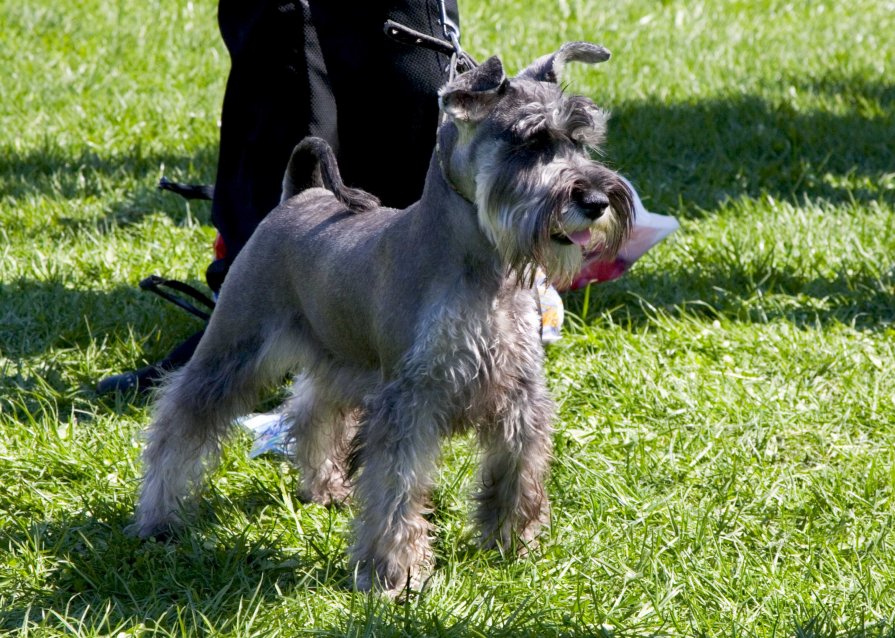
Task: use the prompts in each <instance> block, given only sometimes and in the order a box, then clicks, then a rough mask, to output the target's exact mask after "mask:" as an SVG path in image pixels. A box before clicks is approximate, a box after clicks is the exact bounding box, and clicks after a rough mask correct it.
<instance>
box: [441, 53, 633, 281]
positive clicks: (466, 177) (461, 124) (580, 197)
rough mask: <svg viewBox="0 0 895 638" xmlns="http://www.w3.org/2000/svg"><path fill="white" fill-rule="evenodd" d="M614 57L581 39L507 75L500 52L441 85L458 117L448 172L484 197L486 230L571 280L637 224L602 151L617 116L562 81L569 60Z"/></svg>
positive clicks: (529, 260)
mask: <svg viewBox="0 0 895 638" xmlns="http://www.w3.org/2000/svg"><path fill="white" fill-rule="evenodd" d="M608 58H609V52H608V51H607V50H606V49H604V48H603V47H600V46H597V45H594V44H589V43H586V42H571V43H568V44H565V45H563V47H562V48H560V49H559V51H557V52H556V53H553V54H550V55H546V56H544V57H542V58H539V59H538V60H536V61H535V62H534V63H532V64H531V65H530V66H529V67H528V68H526V69H525V70H524V71H522V72H521V73H519V74H518V75H517V76H516V77H514V78H507V77H506V75H505V74H504V70H503V65H502V64H501V62H500V60H499V59H498V58H497V57H492V58H490V59H489V60H487V61H486V62H485V63H483V64H482V65H481V66H479V67H476V68H475V69H473V70H471V71H468V72H466V73H464V74H462V75H459V76H457V78H456V79H454V80H453V81H452V82H450V83H449V84H447V85H446V86H444V87H443V88H442V89H441V91H440V92H439V95H440V105H441V109H442V111H443V112H444V113H445V114H446V115H447V116H448V118H449V121H448V123H447V124H446V126H445V129H444V130H443V135H442V136H441V139H443V140H446V143H440V144H439V153H441V162H442V167H443V170H444V172H445V176H446V178H447V179H448V180H449V181H450V182H451V184H452V185H453V186H454V188H456V189H457V190H458V191H459V192H460V193H461V194H462V195H463V196H464V197H466V198H467V199H468V200H470V201H472V202H474V203H475V204H476V206H477V208H478V215H479V224H480V226H481V228H482V230H483V231H484V233H485V234H486V235H487V236H488V238H489V239H490V241H491V242H492V243H493V244H494V246H495V247H496V248H497V250H498V252H499V253H500V255H501V257H502V259H503V260H504V263H505V264H506V265H507V266H508V267H510V268H511V269H513V270H515V271H517V272H518V273H520V274H522V275H529V274H530V273H531V271H532V268H531V267H532V265H533V264H537V265H540V266H541V267H543V268H544V269H545V270H546V271H547V274H548V276H550V277H551V278H552V279H554V280H556V281H568V280H570V279H571V278H572V276H574V274H575V273H576V272H578V270H579V269H580V267H581V262H582V256H583V253H584V251H594V250H598V251H600V252H601V253H602V254H604V255H605V256H606V257H607V258H609V257H612V256H614V255H615V253H616V252H617V251H618V248H619V246H620V245H621V243H622V241H623V240H624V238H625V236H626V234H627V233H628V231H629V229H630V226H631V223H632V221H633V216H634V207H633V200H632V196H631V192H630V190H629V189H628V187H627V186H626V184H625V183H624V181H623V180H621V179H620V178H619V176H618V175H617V174H616V173H614V172H613V171H611V170H609V169H608V168H606V167H605V166H603V165H602V164H601V163H599V162H597V161H595V160H594V159H593V157H592V155H593V153H595V152H596V151H597V150H598V148H599V146H600V144H602V142H603V140H604V137H605V132H606V120H607V117H608V116H607V114H606V113H605V112H604V111H602V110H601V109H599V108H598V107H597V106H596V105H595V104H594V103H593V102H592V101H591V100H589V99H588V98H586V97H582V96H580V95H567V94H565V93H564V92H563V90H562V88H561V87H560V85H559V81H560V76H561V73H562V67H563V65H564V64H565V63H566V62H569V61H579V62H588V63H591V64H594V63H598V62H602V61H604V60H607V59H608Z"/></svg>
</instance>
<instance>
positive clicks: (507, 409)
mask: <svg viewBox="0 0 895 638" xmlns="http://www.w3.org/2000/svg"><path fill="white" fill-rule="evenodd" d="M505 396H506V400H505V401H502V402H501V403H502V404H503V406H502V409H501V410H500V412H498V414H497V415H496V418H495V419H494V420H493V421H492V422H491V423H488V424H486V425H485V426H483V427H482V429H481V430H480V434H479V440H480V442H481V444H482V447H483V449H484V458H483V460H482V469H481V491H480V492H479V493H478V494H477V495H476V500H477V501H478V507H477V512H476V520H477V523H478V526H479V532H480V543H481V545H482V546H483V547H485V548H495V547H496V548H497V549H499V550H500V551H501V552H509V553H516V554H519V555H522V554H525V553H526V552H527V551H528V550H529V549H530V548H532V546H533V545H534V543H535V538H536V536H537V533H538V530H539V529H540V527H541V525H542V524H543V523H544V522H546V518H547V515H548V508H549V500H548V498H547V492H546V489H545V487H544V481H545V479H546V476H547V470H548V466H549V462H550V451H551V449H552V440H551V434H552V427H551V422H552V418H553V402H552V400H551V399H550V397H549V395H548V393H547V390H546V388H545V387H544V382H543V377H534V378H531V379H520V380H519V381H518V382H517V383H515V384H514V385H513V386H512V387H511V388H510V389H509V390H507V391H506V395H505Z"/></svg>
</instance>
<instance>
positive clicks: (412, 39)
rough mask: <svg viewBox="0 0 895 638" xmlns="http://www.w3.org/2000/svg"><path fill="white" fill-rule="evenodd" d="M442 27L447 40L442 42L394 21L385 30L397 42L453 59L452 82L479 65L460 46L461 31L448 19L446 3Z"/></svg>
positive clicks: (450, 74)
mask: <svg viewBox="0 0 895 638" xmlns="http://www.w3.org/2000/svg"><path fill="white" fill-rule="evenodd" d="M441 25H442V32H443V33H444V37H445V38H447V40H441V39H439V38H435V37H432V36H431V35H428V34H426V33H421V32H419V31H417V30H415V29H411V28H410V27H408V26H405V25H403V24H401V23H400V22H395V21H394V20H386V22H385V25H384V27H383V30H384V31H385V34H386V35H387V36H389V37H390V38H391V39H392V40H394V41H395V42H400V43H401V44H408V45H410V46H417V47H421V48H423V49H429V50H430V51H435V52H436V53H441V54H442V55H446V56H448V57H449V58H450V59H451V61H450V66H449V67H448V81H450V80H453V79H454V77H456V76H457V74H459V73H464V72H466V71H470V70H472V69H474V68H475V67H477V66H478V63H477V62H476V61H475V59H474V58H473V57H472V56H471V55H469V54H468V53H467V52H466V51H464V50H463V47H461V46H460V30H459V29H457V26H456V25H455V24H454V23H453V22H452V21H451V20H450V18H448V16H447V12H446V11H445V9H444V3H442V4H441Z"/></svg>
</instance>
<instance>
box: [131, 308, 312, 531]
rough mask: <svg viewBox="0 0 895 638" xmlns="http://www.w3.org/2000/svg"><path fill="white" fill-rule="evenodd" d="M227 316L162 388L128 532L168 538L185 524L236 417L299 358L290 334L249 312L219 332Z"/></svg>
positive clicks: (211, 327) (218, 316)
mask: <svg viewBox="0 0 895 638" xmlns="http://www.w3.org/2000/svg"><path fill="white" fill-rule="evenodd" d="M226 314H228V313H227V309H226V308H224V309H222V311H221V312H220V313H219V311H218V310H216V311H215V316H213V317H212V322H211V323H210V324H209V327H208V329H207V331H206V333H205V335H204V336H203V338H202V341H201V342H200V343H199V347H198V348H197V349H196V352H195V353H194V354H193V357H192V358H191V359H190V361H189V362H188V363H187V364H186V365H185V366H184V367H183V368H181V369H180V370H177V371H176V372H174V373H172V374H171V375H170V376H169V377H168V379H167V380H166V382H165V384H164V386H163V387H162V389H161V391H160V395H159V397H158V399H157V401H156V409H155V415H154V419H153V422H152V424H151V425H150V427H149V430H148V432H147V434H146V439H147V440H146V447H145V449H144V451H143V465H144V476H143V482H142V486H141V489H140V497H139V502H138V504H137V511H136V518H135V521H134V523H133V524H132V525H131V526H130V527H129V528H128V532H129V533H131V534H135V535H137V536H140V537H143V538H146V537H149V536H154V535H158V534H162V535H164V534H167V533H170V531H171V529H172V528H173V527H175V526H177V524H179V523H180V522H181V519H182V515H183V509H184V506H185V505H186V501H187V500H188V499H189V498H190V497H192V496H193V495H194V492H195V491H197V489H198V488H200V487H201V484H202V479H203V477H204V475H205V473H206V471H207V470H208V469H209V468H210V467H212V466H214V465H215V463H216V462H217V460H218V458H219V456H220V449H221V444H222V443H223V440H224V439H225V438H226V436H227V434H228V432H229V431H230V429H231V423H232V420H233V419H234V418H235V417H237V416H239V415H240V414H246V413H247V412H248V411H249V410H250V409H251V408H252V406H253V405H254V403H255V402H256V401H257V400H258V396H259V394H260V391H261V390H262V388H263V387H265V386H267V385H269V384H270V383H272V382H273V381H275V380H278V379H281V378H282V376H283V375H284V374H285V373H286V372H287V371H288V369H289V368H290V367H291V366H292V365H294V363H295V356H294V353H295V350H296V347H295V342H294V340H293V339H291V338H290V335H288V334H285V332H284V331H282V330H280V331H278V330H265V327H262V326H259V325H258V323H259V322H256V321H254V316H253V315H250V314H245V313H242V314H243V315H244V318H245V320H244V321H243V322H242V324H243V325H239V326H237V329H236V330H233V331H232V332H231V330H232V329H233V324H232V323H231V324H230V325H229V326H228V327H227V328H229V329H219V328H220V325H221V324H223V323H225V321H224V320H223V319H225V318H224V317H223V315H226ZM229 318H233V314H232V313H230V317H229ZM216 320H219V321H218V323H217V325H216ZM234 332H235V333H237V334H239V333H241V334H242V335H243V337H242V338H241V339H240V340H239V341H238V342H236V343H234V342H232V340H231V339H230V336H231V335H232V334H233V333H234ZM221 333H229V334H224V335H222V334H221Z"/></svg>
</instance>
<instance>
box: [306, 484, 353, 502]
mask: <svg viewBox="0 0 895 638" xmlns="http://www.w3.org/2000/svg"><path fill="white" fill-rule="evenodd" d="M350 495H351V488H349V487H348V486H346V485H336V486H329V487H327V488H323V489H319V488H314V489H308V488H302V489H300V490H298V494H297V496H298V500H299V501H301V502H302V503H316V504H317V505H323V506H324V507H342V506H343V505H344V504H345V501H347V500H348V497H349V496H350Z"/></svg>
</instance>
